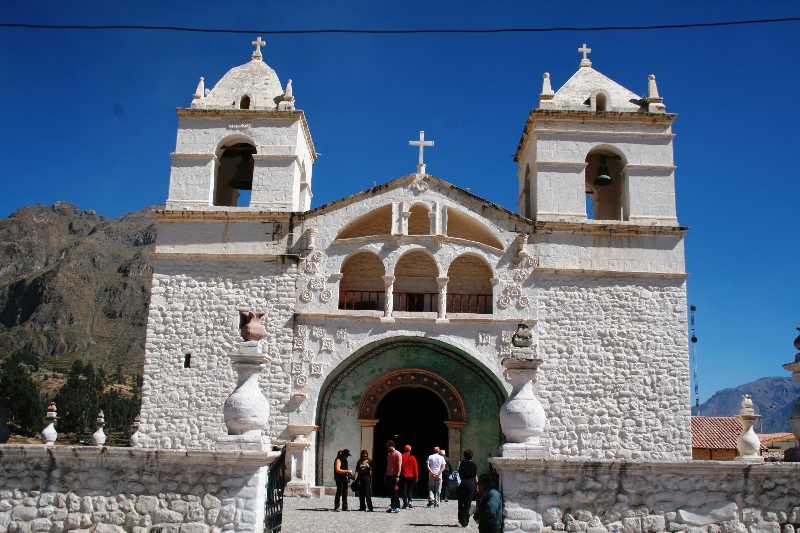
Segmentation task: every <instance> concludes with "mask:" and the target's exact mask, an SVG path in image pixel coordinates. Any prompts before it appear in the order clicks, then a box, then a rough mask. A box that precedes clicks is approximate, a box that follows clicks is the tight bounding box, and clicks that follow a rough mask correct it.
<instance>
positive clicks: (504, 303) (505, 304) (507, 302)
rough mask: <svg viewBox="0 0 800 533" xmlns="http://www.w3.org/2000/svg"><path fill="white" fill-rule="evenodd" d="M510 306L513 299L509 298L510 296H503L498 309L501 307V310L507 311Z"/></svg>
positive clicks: (499, 300) (498, 301)
mask: <svg viewBox="0 0 800 533" xmlns="http://www.w3.org/2000/svg"><path fill="white" fill-rule="evenodd" d="M509 305H511V298H509V297H508V296H505V295H503V296H501V297H500V298H498V299H497V307H499V308H500V309H505V308H506V307H508V306H509Z"/></svg>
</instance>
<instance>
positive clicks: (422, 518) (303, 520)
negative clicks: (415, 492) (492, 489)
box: [282, 496, 478, 533]
mask: <svg viewBox="0 0 800 533" xmlns="http://www.w3.org/2000/svg"><path fill="white" fill-rule="evenodd" d="M372 502H373V503H374V504H375V512H374V513H362V512H358V511H350V512H349V513H344V512H341V513H334V512H333V496H323V497H322V498H286V499H284V512H283V528H282V532H283V533H342V532H350V531H353V532H364V533H367V532H369V533H372V532H385V533H406V532H412V531H413V532H414V533H433V532H439V533H442V532H444V531H472V532H476V531H478V525H477V524H476V523H475V522H474V521H473V520H471V521H470V524H469V527H468V528H466V529H462V528H461V526H459V525H458V520H456V515H457V513H458V503H456V501H455V500H451V501H450V502H447V503H444V502H443V503H442V504H441V505H440V506H439V507H438V508H428V507H426V503H427V502H426V501H425V500H419V502H418V504H419V507H417V506H416V504H415V507H414V508H413V509H404V510H401V511H400V512H399V513H396V514H389V513H386V509H387V508H388V507H389V498H382V497H375V498H372ZM348 503H350V508H351V509H358V498H354V499H353V498H349V499H348ZM353 503H355V505H353Z"/></svg>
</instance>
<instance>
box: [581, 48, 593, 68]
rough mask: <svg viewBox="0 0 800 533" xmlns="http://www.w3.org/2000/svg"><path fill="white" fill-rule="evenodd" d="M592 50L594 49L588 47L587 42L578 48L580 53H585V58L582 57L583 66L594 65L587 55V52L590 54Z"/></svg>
mask: <svg viewBox="0 0 800 533" xmlns="http://www.w3.org/2000/svg"><path fill="white" fill-rule="evenodd" d="M591 51H592V49H591V48H586V43H583V47H582V48H578V53H581V54H583V59H581V66H582V67H591V66H592V62H591V61H589V58H588V57H586V56H587V54H589V52H591Z"/></svg>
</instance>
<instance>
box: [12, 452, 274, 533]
mask: <svg viewBox="0 0 800 533" xmlns="http://www.w3.org/2000/svg"><path fill="white" fill-rule="evenodd" d="M268 461H269V458H268V457H267V454H263V453H260V452H233V453H231V452H224V453H222V452H207V451H191V452H177V451H167V450H159V451H145V450H136V449H130V448H95V447H74V446H53V447H45V446H12V445H4V446H0V533H5V532H9V533H29V532H31V531H49V532H53V533H60V532H62V531H77V532H84V531H85V532H89V531H93V532H98V533H123V532H125V531H129V532H133V533H145V532H148V531H161V532H162V533H167V532H174V533H178V532H179V533H217V532H221V531H236V532H238V531H242V532H258V533H260V531H261V530H262V528H263V520H264V502H265V495H266V490H265V487H266V477H267V476H266V474H267V471H266V470H267V469H266V467H265V465H266V464H268Z"/></svg>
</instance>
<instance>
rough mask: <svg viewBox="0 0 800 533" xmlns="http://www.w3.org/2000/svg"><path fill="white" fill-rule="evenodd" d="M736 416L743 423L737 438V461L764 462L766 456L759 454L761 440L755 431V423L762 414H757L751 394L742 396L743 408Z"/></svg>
mask: <svg viewBox="0 0 800 533" xmlns="http://www.w3.org/2000/svg"><path fill="white" fill-rule="evenodd" d="M736 418H737V419H738V420H739V422H740V423H741V424H742V432H741V433H740V434H739V437H738V438H737V439H736V449H737V450H738V451H739V455H738V456H737V457H736V459H735V461H740V462H745V463H763V462H764V458H763V457H761V456H760V455H759V454H758V452H759V450H760V449H761V441H760V440H759V439H758V435H756V434H755V432H754V431H753V424H755V423H756V420H758V419H759V418H761V415H757V414H756V412H755V411H754V410H753V400H752V399H751V398H750V395H749V394H745V395H744V396H742V410H741V411H739V414H738V415H736Z"/></svg>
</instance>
